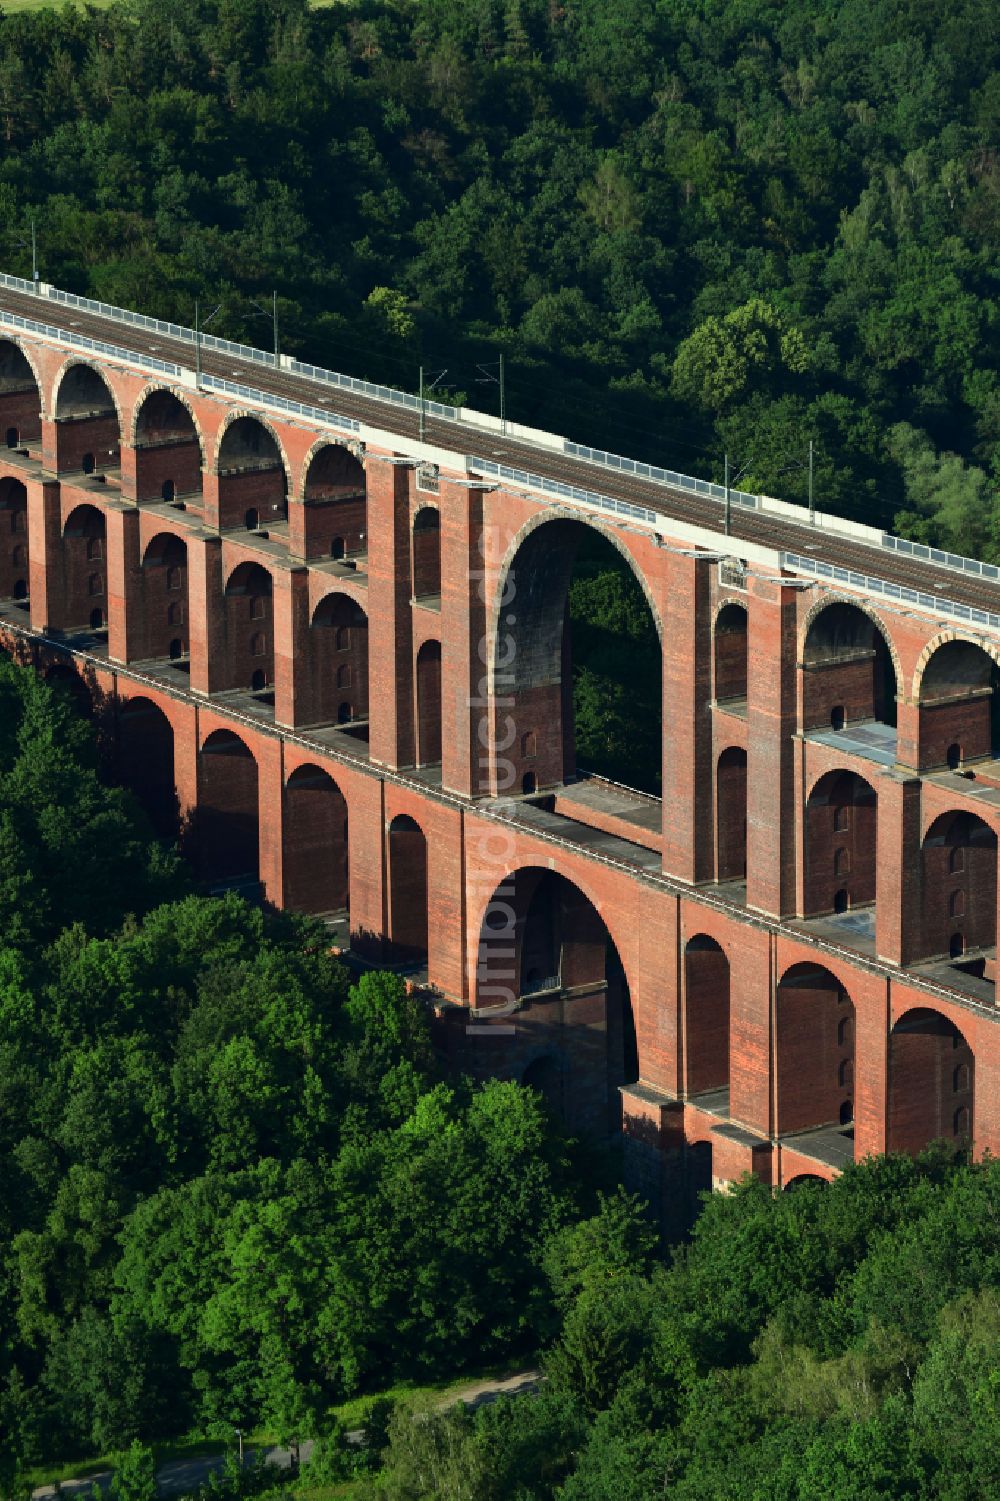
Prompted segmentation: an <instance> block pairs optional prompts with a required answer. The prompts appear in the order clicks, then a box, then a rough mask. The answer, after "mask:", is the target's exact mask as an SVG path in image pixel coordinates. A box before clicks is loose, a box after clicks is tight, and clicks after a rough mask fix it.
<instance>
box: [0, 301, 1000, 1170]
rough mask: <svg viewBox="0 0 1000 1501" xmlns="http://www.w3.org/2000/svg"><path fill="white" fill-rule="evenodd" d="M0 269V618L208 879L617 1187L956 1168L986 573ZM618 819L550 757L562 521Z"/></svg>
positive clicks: (981, 926) (973, 1076) (984, 753)
mask: <svg viewBox="0 0 1000 1501" xmlns="http://www.w3.org/2000/svg"><path fill="white" fill-rule="evenodd" d="M0 280H2V284H0V441H5V443H6V447H5V448H3V449H0V629H2V631H3V635H4V643H5V645H6V647H7V649H8V650H9V651H10V652H11V654H12V655H14V656H15V657H17V658H18V659H20V660H25V661H31V662H33V663H34V664H35V665H36V666H37V667H38V669H39V670H40V671H42V672H44V673H46V675H48V676H51V677H56V678H59V677H62V678H64V679H65V680H66V681H67V683H68V685H69V686H70V687H71V688H72V689H73V690H74V691H75V692H77V693H78V694H80V696H81V701H82V702H83V703H84V707H86V708H87V709H88V710H89V711H90V712H93V713H95V714H97V715H99V716H100V718H101V722H102V725H103V726H104V728H105V729H106V731H107V733H108V736H109V739H110V740H111V741H112V742H113V744H114V747H115V754H116V756H117V764H118V769H119V774H120V776H121V778H122V780H124V781H125V782H127V783H129V784H130V785H132V786H133V787H134V789H135V790H136V792H137V794H138V795H139V796H140V798H142V800H143V801H144V802H145V804H146V806H147V808H148V810H149V812H150V816H151V817H152V819H153V821H154V824H155V825H156V826H157V827H158V828H159V829H160V830H161V831H162V832H163V833H164V834H165V835H167V834H176V833H177V832H178V831H180V832H181V835H182V837H183V840H184V842H185V844H186V846H187V848H188V849H189V851H190V853H191V855H192V858H194V859H195V860H196V861H197V862H198V864H199V866H200V869H201V871H202V874H203V876H204V878H205V879H206V881H207V882H208V883H209V884H210V885H211V886H213V887H222V886H226V885H235V886H243V887H245V888H247V889H251V888H255V889H257V890H260V891H261V893H262V894H263V896H264V897H265V898H266V899H267V900H269V901H273V902H275V903H278V904H281V905H285V906H291V907H295V908H299V909H301V910H305V911H312V912H317V913H322V914H324V915H325V916H327V917H328V918H329V919H330V920H331V922H334V923H336V924H339V925H340V927H341V929H342V930H343V932H344V934H345V941H346V942H349V943H350V945H351V947H352V949H353V950H355V951H356V953H357V954H358V955H359V956H361V957H364V958H368V959H370V960H372V961H376V962H380V963H394V964H399V965H400V966H402V967H404V968H406V969H408V970H409V971H410V972H411V973H412V974H413V975H415V976H416V977H417V978H418V981H419V983H421V984H422V985H424V986H425V988H426V989H427V991H428V993H429V995H430V996H431V997H432V998H433V1000H434V1003H435V1005H436V1007H437V1009H438V1011H439V1013H440V1015H441V1017H442V1019H443V1024H444V1029H445V1036H446V1038H447V1039H448V1045H449V1046H450V1047H451V1049H452V1050H453V1053H454V1056H455V1057H456V1060H457V1061H459V1062H461V1064H462V1065H463V1066H465V1067H468V1068H470V1069H472V1070H474V1071H479V1072H482V1073H496V1074H501V1075H508V1076H511V1077H517V1078H521V1079H524V1080H525V1081H526V1082H529V1083H533V1084H534V1085H535V1086H536V1087H538V1088H539V1089H540V1090H542V1091H543V1092H544V1093H545V1094H546V1095H547V1096H548V1097H549V1098H550V1100H551V1101H552V1102H553V1104H554V1105H555V1106H556V1108H558V1109H559V1110H560V1111H561V1112H562V1113H563V1115H564V1116H565V1118H566V1119H567V1121H568V1122H569V1123H570V1125H571V1126H572V1127H573V1128H574V1129H578V1130H586V1131H592V1132H596V1133H598V1134H603V1133H606V1132H607V1131H608V1130H619V1129H620V1130H623V1131H624V1132H625V1134H626V1138H627V1142H628V1145H629V1161H630V1164H631V1168H632V1171H633V1172H634V1173H635V1174H636V1175H637V1177H638V1180H639V1181H640V1182H641V1184H642V1185H643V1186H644V1187H646V1188H648V1189H649V1190H650V1191H656V1189H657V1187H658V1185H659V1183H660V1181H661V1176H662V1173H663V1171H664V1166H665V1165H667V1166H668V1167H670V1168H673V1167H676V1166H677V1165H678V1164H679V1165H680V1166H681V1167H682V1169H683V1182H684V1183H685V1184H686V1185H687V1187H688V1188H689V1189H691V1190H694V1189H697V1188H699V1187H704V1186H709V1185H710V1184H712V1183H715V1184H721V1183H724V1182H726V1181H729V1180H731V1179H733V1178H735V1177H737V1176H739V1175H740V1174H741V1173H742V1172H744V1171H748V1170H749V1171H752V1172H754V1173H756V1174H758V1175H759V1176H761V1177H763V1178H764V1179H765V1180H766V1181H768V1182H771V1183H773V1184H775V1185H776V1186H784V1185H787V1184H789V1183H790V1182H792V1181H794V1180H796V1179H799V1178H802V1177H818V1178H827V1177H830V1176H831V1175H832V1174H834V1173H836V1172H837V1171H838V1170H839V1169H840V1168H842V1167H843V1165H844V1164H845V1163H846V1162H849V1161H851V1160H852V1159H854V1158H858V1157H861V1156H864V1155H865V1154H866V1153H869V1152H877V1151H883V1150H887V1149H900V1150H908V1151H913V1150H918V1149H919V1148H920V1147H922V1146H923V1145H924V1144H926V1143H927V1142H928V1141H931V1140H934V1139H936V1138H939V1137H942V1136H943V1137H946V1138H961V1139H969V1140H971V1141H972V1143H973V1145H974V1148H975V1150H976V1151H977V1152H982V1151H984V1150H987V1149H989V1150H993V1151H996V1150H998V1149H1000V1095H998V1080H1000V1032H998V1030H997V1012H996V1006H995V983H994V967H995V955H996V933H997V906H998V890H997V847H998V846H997V840H998V833H1000V760H998V755H1000V739H998V734H1000V714H998V712H997V711H998V704H1000V700H998V696H997V683H998V681H1000V581H998V576H997V570H995V569H991V568H988V567H985V566H982V565H979V564H977V563H975V562H972V561H969V560H965V559H961V558H957V557H953V556H951V555H948V554H943V553H930V552H929V551H928V550H927V549H919V548H913V547H911V546H910V545H909V544H905V543H900V542H899V541H898V540H897V539H894V538H891V537H886V536H884V535H883V534H881V533H877V532H875V531H873V530H871V529H869V528H865V527H861V526H857V525H852V524H851V523H848V522H846V521H843V520H839V519H837V518H834V517H830V516H826V515H822V514H819V515H817V516H816V518H815V523H814V524H813V525H810V524H809V520H808V517H807V516H805V515H804V514H803V513H802V512H801V511H800V510H798V509H797V508H794V507H791V506H786V505H783V504H782V503H780V502H778V501H774V500H769V499H766V498H761V497H754V496H746V495H736V496H735V497H734V498H733V502H734V503H733V504H732V507H731V517H730V524H729V528H728V533H727V530H726V512H725V507H724V505H723V501H722V492H721V490H720V489H719V487H716V486H709V485H707V484H705V483H704V482H700V481H693V480H689V479H688V478H687V477H685V476H683V475H676V474H671V473H669V472H666V471H661V470H656V469H652V468H650V467H649V466H646V465H641V464H634V463H631V462H630V461H627V460H623V459H619V458H616V456H614V455H606V454H595V453H593V452H592V451H591V450H589V449H585V448H582V447H580V446H579V445H577V444H575V443H572V442H568V441H566V440H564V439H562V438H557V437H555V436H553V435H550V434H545V433H537V432H533V431H532V430H530V429H526V428H519V427H516V426H513V425H510V424H506V425H504V426H503V427H501V424H500V423H499V422H498V421H496V420H495V419H491V418H489V417H486V416H484V415H482V414H476V413H469V412H458V411H454V410H452V409H450V408H443V407H440V406H437V405H435V404H429V406H428V409H427V410H426V411H425V412H424V413H423V414H421V413H420V411H419V410H418V403H417V402H416V400H415V398H412V397H406V396H403V395H401V394H400V393H396V392H390V391H388V390H385V389H384V388H380V387H373V386H369V385H367V384H366V383H364V382H361V381H354V380H350V379H348V378H346V377H342V376H336V375H333V374H331V373H330V372H324V371H318V370H314V369H313V368H312V367H310V366H303V365H300V364H298V363H297V362H296V361H292V360H289V359H287V358H282V359H281V360H279V361H278V362H277V363H275V361H274V360H273V358H272V357H271V356H265V355H263V354H261V353H260V352H259V351H256V350H250V349H244V348H242V347H240V346H233V345H227V344H226V343H225V342H224V341H221V340H215V339H207V338H206V339H204V341H203V345H202V347H201V348H200V349H198V350H196V348H195V342H194V338H193V335H191V333H190V331H189V330H185V329H181V328H176V327H174V326H173V325H168V324H162V323H157V322H156V321H155V320H152V319H145V318H142V317H141V316H139V315H137V314H133V313H128V312H126V311H123V310H119V309H114V308H107V307H104V306H103V305H98V304H93V303H88V302H86V301H85V300H83V299H79V298H75V297H72V296H70V295H69V294H65V293H60V292H57V291H56V290H55V289H52V288H47V287H44V286H43V287H42V288H40V290H39V291H38V292H37V293H36V292H34V291H33V290H32V289H31V288H30V286H28V285H26V284H24V283H20V282H17V281H16V280H15V279H13V278H3V279H0ZM595 533H597V534H599V535H600V536H601V537H602V538H603V539H604V544H605V545H606V546H607V547H608V548H613V549H615V550H616V552H617V554H618V555H619V556H620V558H622V559H624V560H625V562H626V563H627V564H628V566H629V567H630V568H631V570H632V572H633V573H634V575H635V578H636V579H637V581H638V583H639V585H640V586H641V589H642V591H643V594H644V597H645V600H646V604H647V606H648V610H649V615H650V618H651V620H652V621H653V623H654V625H655V628H656V630H657V632H658V633H659V639H660V644H661V653H660V655H661V669H662V671H661V682H660V694H659V698H660V703H661V715H660V723H659V725H658V726H656V727H655V728H656V730H657V732H658V733H659V735H660V740H661V743H662V789H663V795H662V799H660V798H654V797H651V796H650V795H648V794H646V793H642V792H638V791H636V790H634V789H630V788H626V787H621V786H618V785H616V784H612V783H608V782H606V781H602V780H601V779H600V778H596V777H592V776H586V775H583V774H580V773H578V770H577V767H576V764H575V757H574V737H573V724H572V695H571V693H569V692H568V691H567V689H568V686H569V680H570V673H571V670H572V669H571V664H570V660H569V653H568V647H567V629H566V624H565V621H566V601H567V595H568V590H569V586H570V582H571V579H572V576H573V570H574V564H575V560H576V557H577V551H578V549H579V547H580V544H581V541H584V540H588V541H592V539H593V536H594V534H595Z"/></svg>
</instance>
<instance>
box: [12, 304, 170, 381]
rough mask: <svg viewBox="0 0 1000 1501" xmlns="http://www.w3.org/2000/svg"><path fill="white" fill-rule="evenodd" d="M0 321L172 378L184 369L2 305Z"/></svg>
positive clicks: (167, 361)
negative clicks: (14, 311) (144, 366)
mask: <svg viewBox="0 0 1000 1501" xmlns="http://www.w3.org/2000/svg"><path fill="white" fill-rule="evenodd" d="M0 323H2V324H4V325H5V326H6V327H8V328H20V329H23V330H24V331H25V332H26V333H32V334H41V335H42V336H43V338H47V339H58V340H59V342H60V344H71V345H73V346H74V347H75V348H77V349H86V350H88V351H90V352H91V353H92V354H106V355H108V356H109V357H110V358H111V359H113V360H126V361H127V362H128V363H129V364H130V365H135V364H141V365H147V366H149V367H150V368H151V369H153V370H157V371H159V373H160V374H161V375H172V376H173V377H174V378H175V379H177V378H179V377H180V376H181V375H182V374H183V371H184V366H183V365H175V364H173V363H172V362H171V361H170V360H158V359H156V358H155V356H154V355H148V354H144V355H137V354H136V352H135V350H134V349H124V348H122V347H121V346H120V345H118V344H108V343H106V342H105V340H103V339H91V338H88V336H87V335H86V334H77V333H74V332H73V331H72V330H71V329H67V328H56V327H55V326H54V325H53V324H51V323H42V322H41V320H40V319H37V318H25V317H22V315H21V314H20V313H11V312H8V311H7V309H6V308H0Z"/></svg>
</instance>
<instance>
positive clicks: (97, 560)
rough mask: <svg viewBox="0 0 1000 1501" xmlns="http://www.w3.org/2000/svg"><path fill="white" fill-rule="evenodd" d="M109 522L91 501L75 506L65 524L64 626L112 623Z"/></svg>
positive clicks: (98, 626) (74, 627) (80, 627)
mask: <svg viewBox="0 0 1000 1501" xmlns="http://www.w3.org/2000/svg"><path fill="white" fill-rule="evenodd" d="M106 554H107V525H106V522H105V519H104V512H103V511H101V510H100V509H99V508H98V507H97V506H92V505H90V504H89V503H84V504H83V505H78V506H74V508H73V510H72V511H71V512H70V513H69V515H68V516H67V518H66V524H65V526H64V527H63V540H62V565H63V599H62V615H63V626H64V628H65V629H68V630H83V629H89V630H94V631H99V630H103V629H104V627H105V626H106V625H107V623H108V615H107V608H108V568H107V556H106Z"/></svg>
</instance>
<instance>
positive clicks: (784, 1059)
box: [775, 961, 856, 1155]
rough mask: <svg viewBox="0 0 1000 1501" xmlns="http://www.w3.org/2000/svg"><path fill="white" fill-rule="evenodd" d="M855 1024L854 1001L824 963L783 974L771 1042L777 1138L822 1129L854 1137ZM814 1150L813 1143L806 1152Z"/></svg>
mask: <svg viewBox="0 0 1000 1501" xmlns="http://www.w3.org/2000/svg"><path fill="white" fill-rule="evenodd" d="M855 1026H856V1019H855V1012H854V1002H853V1001H852V999H851V997H850V995H849V994H848V992H847V991H846V989H845V988H844V986H843V985H842V984H841V982H840V980H838V978H837V976H836V975H834V974H833V973H832V971H830V970H828V969H827V968H826V967H825V966H824V965H822V964H813V963H810V962H808V961H805V962H802V963H798V964H793V965H792V966H791V967H790V968H789V969H787V970H786V971H785V973H784V974H783V975H782V977H781V980H780V982H779V984H778V991H777V1024H776V1040H775V1054H776V1058H775V1063H776V1068H777V1076H778V1078H777V1109H776V1120H775V1131H776V1134H777V1135H778V1136H789V1135H795V1134H797V1133H800V1132H804V1131H814V1130H817V1129H818V1128H820V1127H828V1128H832V1130H833V1131H834V1132H835V1133H836V1134H837V1135H843V1136H848V1137H850V1136H853V1130H852V1122H853V1120H854V1062H855V1060H854V1036H855ZM818 1149H819V1144H818V1143H817V1144H815V1145H813V1146H812V1147H811V1148H810V1155H816V1152H817V1150H818ZM840 1150H842V1148H841V1149H840Z"/></svg>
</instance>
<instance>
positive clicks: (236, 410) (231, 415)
mask: <svg viewBox="0 0 1000 1501" xmlns="http://www.w3.org/2000/svg"><path fill="white" fill-rule="evenodd" d="M241 417H250V418H252V419H253V421H254V422H259V423H260V425H261V427H262V428H263V429H264V430H265V432H267V433H269V434H270V436H271V437H272V438H273V439H274V441H275V443H276V445H277V448H278V454H279V456H280V458H281V467H282V468H283V469H284V471H285V484H286V485H287V487H288V494H289V495H291V493H292V466H291V465H290V464H289V462H288V455H287V454H286V452H285V445H284V443H282V441H281V439H280V438H279V436H278V432H277V429H276V428H275V426H274V423H273V422H271V420H270V419H269V418H268V417H265V415H264V413H263V412H254V411H251V410H250V408H249V407H230V408H229V409H228V411H227V412H226V415H225V417H223V419H222V422H221V423H220V424H219V428H218V430H217V432H216V434H215V446H214V448H213V450H212V463H211V466H210V468H209V473H210V474H214V475H218V473H219V450H220V448H221V447H222V440H223V438H224V437H225V436H226V433H227V432H228V431H229V429H230V428H231V427H232V425H233V423H234V422H239V420H240V418H241Z"/></svg>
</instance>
